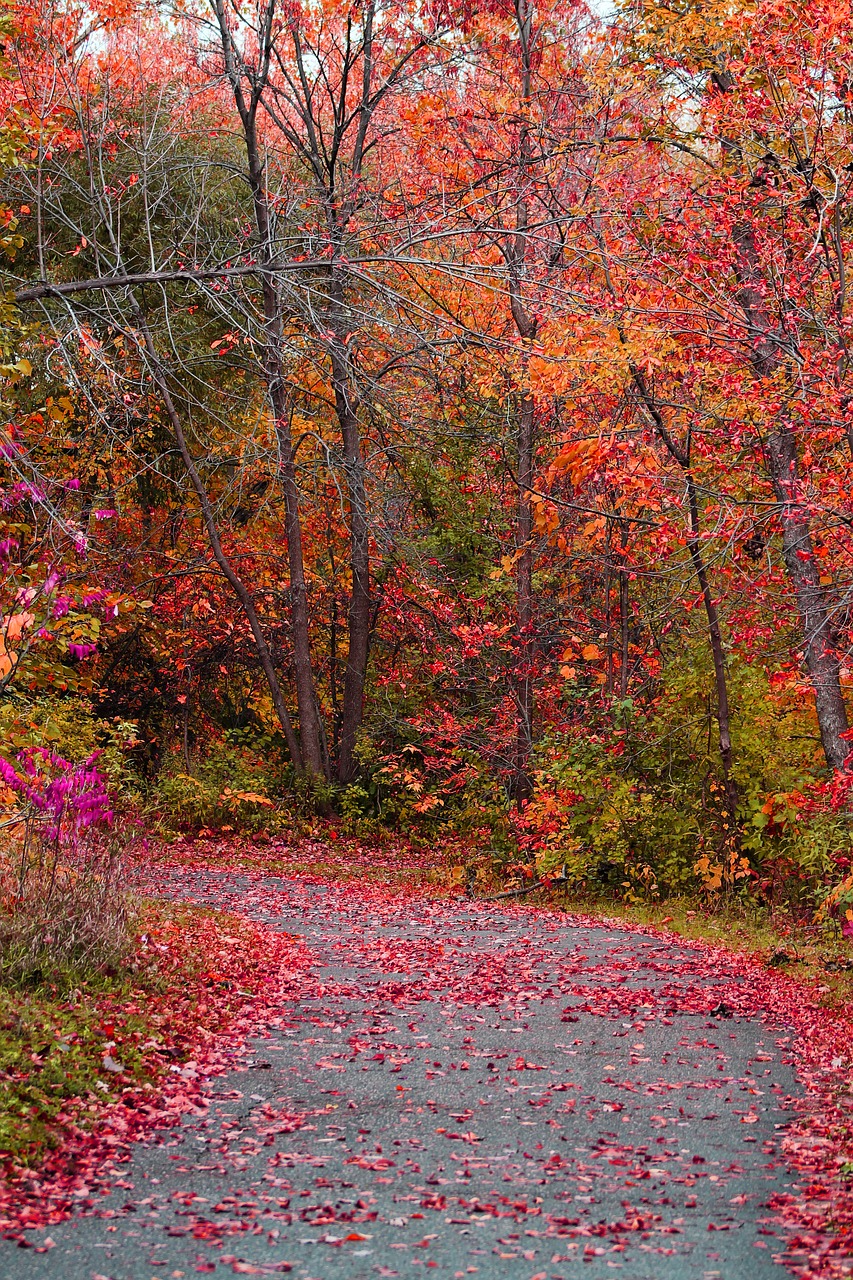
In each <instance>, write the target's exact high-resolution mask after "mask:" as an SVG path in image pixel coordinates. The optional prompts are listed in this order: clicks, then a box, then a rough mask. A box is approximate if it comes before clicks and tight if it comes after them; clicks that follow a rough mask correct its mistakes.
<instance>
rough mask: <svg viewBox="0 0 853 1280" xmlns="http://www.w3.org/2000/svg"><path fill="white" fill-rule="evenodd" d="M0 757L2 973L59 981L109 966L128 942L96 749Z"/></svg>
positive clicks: (0, 976) (119, 843) (9, 978)
mask: <svg viewBox="0 0 853 1280" xmlns="http://www.w3.org/2000/svg"><path fill="white" fill-rule="evenodd" d="M17 764H18V767H17V768H16V767H15V766H13V765H11V764H9V762H8V761H6V760H2V759H0V778H2V783H3V788H2V795H0V801H2V802H3V805H4V810H3V817H2V819H0V831H2V836H3V849H2V855H0V980H3V981H5V982H7V983H9V982H27V983H50V984H54V985H57V986H64V985H67V984H68V983H69V982H72V983H73V981H74V979H75V978H76V977H81V976H86V975H89V974H93V973H108V972H114V971H115V970H117V969H118V968H119V967H120V966H121V964H122V961H123V960H124V958H125V956H126V955H127V953H128V951H129V949H130V945H131V934H132V929H131V926H132V917H133V908H132V902H131V899H130V896H129V894H128V892H127V889H126V885H125V874H124V866H123V852H124V847H125V844H124V841H123V840H121V839H120V838H119V837H118V835H117V833H116V832H115V831H114V829H113V812H112V809H111V807H110V799H109V795H108V791H107V787H106V780H105V779H104V777H103V775H102V774H101V773H100V772H99V770H98V768H97V754H96V755H94V756H90V757H89V758H88V759H87V760H85V761H83V762H82V763H80V764H73V763H70V762H69V761H67V760H64V759H63V758H62V757H61V756H57V755H55V754H54V753H53V752H49V751H45V750H43V749H31V750H28V751H26V752H23V753H22V754H21V756H19V757H18V761H17Z"/></svg>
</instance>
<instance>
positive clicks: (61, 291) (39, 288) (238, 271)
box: [13, 258, 328, 303]
mask: <svg viewBox="0 0 853 1280" xmlns="http://www.w3.org/2000/svg"><path fill="white" fill-rule="evenodd" d="M327 266H328V259H327V258H311V259H306V260H305V261H304V262H268V263H261V262H255V263H248V264H246V265H245V266H242V267H210V268H209V269H207V270H205V271H139V272H135V273H133V274H131V275H120V276H89V277H88V278H87V279H85V280H62V281H57V282H55V283H52V282H51V281H49V280H40V281H38V283H36V284H29V285H25V286H24V287H23V288H21V289H17V290H16V291H15V293H14V295H13V296H14V300H15V302H16V303H21V302H36V301H38V299H39V298H61V297H63V296H64V295H65V294H69V293H89V292H96V291H101V292H105V291H106V290H108V289H128V288H131V287H132V286H133V285H141V284H169V283H171V282H172V281H175V280H222V279H230V278H232V277H240V276H255V275H275V274H277V273H278V272H281V271H302V270H309V271H316V270H317V268H318V267H327Z"/></svg>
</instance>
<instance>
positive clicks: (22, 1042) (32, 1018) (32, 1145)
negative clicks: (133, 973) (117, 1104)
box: [0, 976, 146, 1159]
mask: <svg viewBox="0 0 853 1280" xmlns="http://www.w3.org/2000/svg"><path fill="white" fill-rule="evenodd" d="M125 990H126V984H125V982H124V980H123V979H122V978H120V977H117V976H113V977H100V978H88V979H86V980H84V981H81V982H80V985H79V986H78V987H77V988H76V989H74V990H73V991H71V992H68V993H66V995H65V996H64V997H58V996H57V993H56V990H55V989H51V987H50V986H46V987H40V988H38V989H36V990H28V991H21V990H17V989H14V988H10V987H0V1149H2V1150H3V1151H4V1153H6V1154H7V1156H9V1157H11V1158H12V1159H20V1158H21V1157H22V1156H26V1155H27V1154H28V1153H30V1152H31V1151H32V1150H33V1149H36V1150H38V1149H43V1148H44V1147H52V1146H54V1145H56V1143H57V1142H58V1141H59V1139H60V1137H61V1133H62V1129H61V1114H62V1111H63V1108H64V1107H65V1106H66V1105H67V1103H68V1101H69V1100H70V1099H84V1100H85V1099H87V1098H88V1099H89V1100H91V1102H93V1103H95V1102H96V1101H97V1100H98V1096H99V1095H102V1096H106V1095H109V1093H110V1092H111V1091H112V1089H113V1087H114V1086H113V1083H112V1077H111V1074H110V1072H109V1071H105V1070H104V1066H103V1059H104V1052H105V1045H106V1043H107V1041H108V1040H109V1039H110V1036H109V1035H108V1033H107V1032H106V1031H105V1030H104V1028H103V1026H102V1015H101V1013H100V1011H99V1009H98V1000H99V999H100V998H102V997H104V996H114V997H120V996H121V995H123V994H124V993H125ZM123 1032H124V1035H123V1043H122V1047H121V1064H122V1066H123V1067H124V1068H125V1069H126V1070H127V1071H128V1072H129V1073H133V1072H134V1069H135V1067H136V1066H137V1065H138V1064H140V1063H141V1058H142V1055H141V1053H140V1049H139V1046H140V1044H141V1043H142V1041H143V1040H144V1039H145V1034H146V1027H145V1019H144V1017H143V1016H141V1015H140V1016H135V1015H130V1016H128V1017H127V1025H126V1027H125V1028H123Z"/></svg>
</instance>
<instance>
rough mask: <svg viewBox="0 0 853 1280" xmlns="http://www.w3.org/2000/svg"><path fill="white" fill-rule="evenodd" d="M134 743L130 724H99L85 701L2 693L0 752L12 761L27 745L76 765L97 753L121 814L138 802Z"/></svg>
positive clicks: (139, 784) (139, 788)
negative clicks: (58, 753) (42, 748)
mask: <svg viewBox="0 0 853 1280" xmlns="http://www.w3.org/2000/svg"><path fill="white" fill-rule="evenodd" d="M137 745H138V743H137V734H136V725H135V724H133V723H132V722H131V721H123V720H112V721H109V720H103V719H101V717H100V716H98V714H97V713H96V711H95V710H94V708H93V707H92V705H91V703H90V702H88V701H87V700H86V699H84V698H79V697H76V696H75V695H73V694H68V695H62V694H53V695H50V694H48V693H43V694H39V695H37V696H35V697H24V696H19V695H14V694H11V693H10V692H8V691H7V693H6V694H5V696H4V697H2V698H0V754H2V755H3V756H5V758H6V759H7V760H9V761H10V763H14V760H15V757H16V756H17V754H18V752H20V751H23V750H25V749H26V748H27V747H47V748H52V749H53V750H58V751H59V752H60V754H61V755H63V756H64V757H65V758H66V760H70V761H71V762H72V763H76V762H79V761H81V760H85V759H86V758H87V756H90V755H91V754H92V752H93V751H100V752H101V754H100V756H99V757H98V768H99V770H100V771H101V772H102V773H103V774H104V775H105V776H106V778H107V781H108V782H109V785H110V790H111V792H113V793H114V794H115V796H116V799H117V802H118V803H120V804H121V806H122V808H123V809H124V811H125V814H127V811H128V810H135V809H138V808H139V807H140V806H141V805H142V802H143V791H142V782H141V779H140V778H139V776H138V774H137V773H136V771H135V769H134V766H133V753H134V750H135V748H136V747H137Z"/></svg>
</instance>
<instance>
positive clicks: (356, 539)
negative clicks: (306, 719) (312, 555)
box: [331, 294, 373, 782]
mask: <svg viewBox="0 0 853 1280" xmlns="http://www.w3.org/2000/svg"><path fill="white" fill-rule="evenodd" d="M333 298H334V294H333ZM340 306H342V300H341V302H340ZM331 365H332V388H333V391H334V396H335V412H336V414H337V418H338V423H339V424H340V429H341V442H342V444H343V454H344V473H345V475H346V481H347V493H348V496H349V517H350V569H351V572H352V588H351V591H350V604H349V619H348V624H349V625H348V633H349V634H348V649H347V660H346V668H345V671H344V694H343V707H342V712H341V730H340V746H339V749H338V762H337V764H338V767H337V776H338V781H339V782H349V781H351V779H352V778H353V776H354V774H355V771H356V768H357V763H358V762H357V760H356V758H355V747H356V741H357V736H358V731H359V729H360V728H361V722H362V719H363V716H364V687H365V682H366V679H367V662H368V657H369V655H370V631H371V619H372V616H373V601H372V599H371V594H370V525H369V521H368V516H367V489H366V486H365V471H366V467H365V462H364V457H363V455H362V450H361V433H360V430H359V423H358V415H357V412H356V409H355V406H354V405H353V402H352V396H351V389H350V379H349V369H348V360H347V354H346V347H345V346H344V343H343V341H342V339H341V336H340V335H339V334H337V332H336V337H335V339H334V340H333V341H332V344H331Z"/></svg>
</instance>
